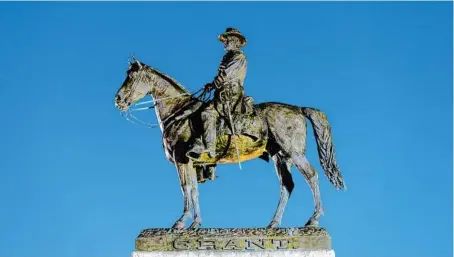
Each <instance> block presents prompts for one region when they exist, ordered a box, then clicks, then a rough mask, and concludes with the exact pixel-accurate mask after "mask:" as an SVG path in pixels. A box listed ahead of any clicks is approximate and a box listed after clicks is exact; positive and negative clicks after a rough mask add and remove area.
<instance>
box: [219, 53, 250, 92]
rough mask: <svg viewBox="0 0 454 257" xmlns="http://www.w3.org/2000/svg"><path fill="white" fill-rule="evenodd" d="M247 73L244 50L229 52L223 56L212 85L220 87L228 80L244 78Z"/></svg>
mask: <svg viewBox="0 0 454 257" xmlns="http://www.w3.org/2000/svg"><path fill="white" fill-rule="evenodd" d="M245 73H246V56H245V55H244V54H243V53H242V52H236V51H235V52H233V51H232V52H229V53H227V54H226V55H225V56H224V58H222V62H221V64H220V65H219V69H218V73H217V75H216V77H215V78H214V80H213V82H212V85H213V86H214V87H216V88H220V87H221V86H222V85H223V84H224V82H226V81H230V80H235V79H242V78H244V76H245Z"/></svg>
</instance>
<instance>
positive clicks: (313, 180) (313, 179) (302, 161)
mask: <svg viewBox="0 0 454 257" xmlns="http://www.w3.org/2000/svg"><path fill="white" fill-rule="evenodd" d="M292 161H293V164H294V165H295V166H296V167H297V168H298V170H299V171H300V172H301V173H302V174H303V176H304V177H305V178H306V181H307V183H308V184H309V187H310V188H311V191H312V196H313V197H314V204H315V211H314V214H313V215H312V217H311V218H310V219H309V220H308V221H307V223H306V226H314V227H317V226H318V218H319V217H320V216H321V215H323V208H322V200H321V197H320V187H319V183H318V174H317V171H315V169H314V168H313V167H312V165H311V164H310V163H309V161H308V160H307V159H306V157H304V155H293V156H292Z"/></svg>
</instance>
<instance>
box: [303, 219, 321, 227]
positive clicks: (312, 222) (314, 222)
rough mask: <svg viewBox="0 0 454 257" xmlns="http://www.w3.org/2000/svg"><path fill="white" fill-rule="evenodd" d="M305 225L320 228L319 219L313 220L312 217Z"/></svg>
mask: <svg viewBox="0 0 454 257" xmlns="http://www.w3.org/2000/svg"><path fill="white" fill-rule="evenodd" d="M304 226H305V227H312V228H318V220H312V219H310V220H309V221H308V222H306V225H304Z"/></svg>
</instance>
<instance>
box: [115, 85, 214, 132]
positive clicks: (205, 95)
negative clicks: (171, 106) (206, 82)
mask: <svg viewBox="0 0 454 257" xmlns="http://www.w3.org/2000/svg"><path fill="white" fill-rule="evenodd" d="M134 86H135V85H133V87H134ZM202 90H203V92H202V94H201V95H200V96H198V97H196V98H197V99H198V100H200V101H203V102H206V101H208V100H209V98H210V97H211V92H210V94H208V91H207V90H206V89H205V88H201V89H199V90H197V91H195V92H194V93H192V94H190V93H182V94H178V95H175V96H168V97H163V98H159V99H152V100H149V101H145V102H140V103H136V104H134V106H139V105H144V104H148V103H153V104H152V105H151V106H148V107H141V108H135V109H128V110H127V111H124V112H121V115H122V116H123V117H125V118H126V120H127V121H129V122H131V123H132V124H134V123H135V122H134V121H136V122H138V123H139V124H142V125H145V126H147V127H148V128H156V127H158V126H159V125H160V123H164V122H166V121H167V119H169V118H170V117H173V115H170V116H169V117H167V118H166V119H165V120H163V121H162V122H160V123H159V124H158V123H149V122H145V121H142V120H140V119H139V118H137V117H135V116H134V115H133V114H132V112H137V111H145V110H150V109H154V108H155V107H156V105H157V104H158V103H159V102H161V101H163V100H168V99H174V98H179V97H182V96H186V95H190V96H195V95H196V94H198V93H200V91H202ZM184 107H185V106H183V107H182V108H180V110H181V109H183V108H184ZM178 111H179V110H178ZM178 111H177V112H178ZM129 117H130V118H131V119H132V120H131V119H129Z"/></svg>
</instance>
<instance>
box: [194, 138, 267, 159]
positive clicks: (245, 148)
mask: <svg viewBox="0 0 454 257" xmlns="http://www.w3.org/2000/svg"><path fill="white" fill-rule="evenodd" d="M266 143H267V141H266V140H257V141H256V142H254V140H253V139H252V138H251V137H248V136H243V135H240V136H239V137H238V136H233V137H232V136H230V135H224V136H218V138H217V140H216V156H217V158H210V157H209V156H208V154H207V153H203V154H202V155H201V156H200V158H199V160H200V161H201V162H203V163H218V164H227V163H238V159H239V160H240V161H241V162H244V161H247V160H251V159H255V158H258V157H259V156H261V155H262V154H263V153H264V152H265V151H266ZM237 147H238V153H239V154H238V155H239V158H238V155H237Z"/></svg>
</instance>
